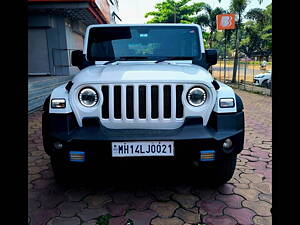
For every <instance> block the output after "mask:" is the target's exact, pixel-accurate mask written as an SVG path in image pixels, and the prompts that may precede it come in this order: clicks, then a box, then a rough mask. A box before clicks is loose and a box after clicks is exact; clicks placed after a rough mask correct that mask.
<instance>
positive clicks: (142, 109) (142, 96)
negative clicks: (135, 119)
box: [139, 86, 146, 119]
mask: <svg viewBox="0 0 300 225" xmlns="http://www.w3.org/2000/svg"><path fill="white" fill-rule="evenodd" d="M139 117H140V118H141V119H145V118H146V86H140V87H139Z"/></svg>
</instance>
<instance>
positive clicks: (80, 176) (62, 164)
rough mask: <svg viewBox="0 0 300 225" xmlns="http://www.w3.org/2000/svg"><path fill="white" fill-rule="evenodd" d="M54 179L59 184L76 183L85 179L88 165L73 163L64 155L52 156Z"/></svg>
mask: <svg viewBox="0 0 300 225" xmlns="http://www.w3.org/2000/svg"><path fill="white" fill-rule="evenodd" d="M50 160H51V166H52V170H53V174H54V179H55V181H56V183H57V184H62V185H66V184H75V183H80V181H85V179H87V178H88V177H86V169H87V168H86V166H84V165H82V164H77V163H75V164H72V163H71V162H68V161H67V160H65V159H64V158H62V157H59V156H53V155H52V156H50Z"/></svg>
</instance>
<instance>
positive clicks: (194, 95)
mask: <svg viewBox="0 0 300 225" xmlns="http://www.w3.org/2000/svg"><path fill="white" fill-rule="evenodd" d="M187 100H188V103H190V104H191V105H192V106H200V105H203V104H204V102H205V100H206V92H205V90H204V89H203V88H201V87H194V88H192V89H190V90H189V91H188V93H187Z"/></svg>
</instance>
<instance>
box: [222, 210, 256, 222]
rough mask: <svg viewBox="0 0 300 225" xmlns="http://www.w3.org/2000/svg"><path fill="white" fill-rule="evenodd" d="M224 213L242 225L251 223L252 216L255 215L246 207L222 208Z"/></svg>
mask: <svg viewBox="0 0 300 225" xmlns="http://www.w3.org/2000/svg"><path fill="white" fill-rule="evenodd" d="M224 214H226V215H228V216H231V217H233V218H234V219H235V220H237V222H238V223H239V224H243V225H252V224H253V222H252V218H253V217H254V216H255V213H254V212H253V211H252V210H250V209H247V208H241V209H231V208H226V209H224Z"/></svg>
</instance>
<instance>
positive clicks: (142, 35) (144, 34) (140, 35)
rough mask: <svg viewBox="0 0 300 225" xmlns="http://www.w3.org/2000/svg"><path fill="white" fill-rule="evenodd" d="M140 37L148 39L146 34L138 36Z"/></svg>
mask: <svg viewBox="0 0 300 225" xmlns="http://www.w3.org/2000/svg"><path fill="white" fill-rule="evenodd" d="M140 37H148V34H140Z"/></svg>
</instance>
